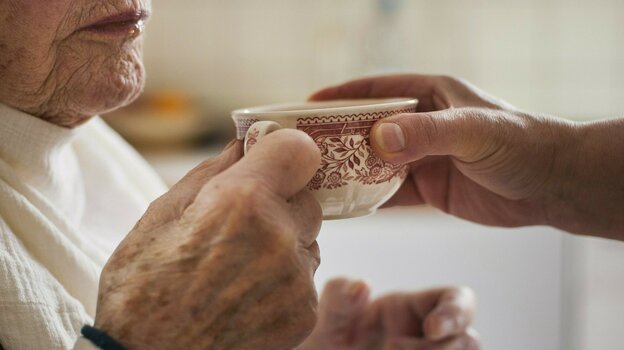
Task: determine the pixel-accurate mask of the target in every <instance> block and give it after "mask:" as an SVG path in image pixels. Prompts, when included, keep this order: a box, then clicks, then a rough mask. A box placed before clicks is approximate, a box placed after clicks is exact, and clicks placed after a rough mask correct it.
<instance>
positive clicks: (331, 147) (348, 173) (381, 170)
mask: <svg viewBox="0 0 624 350" xmlns="http://www.w3.org/2000/svg"><path fill="white" fill-rule="evenodd" d="M407 112H414V110H413V109H407V110H396V111H386V112H379V113H360V114H352V115H341V116H323V117H308V118H298V119H297V128H298V129H300V130H302V131H304V132H306V133H307V134H308V135H310V136H311V137H312V138H313V139H314V141H315V142H316V144H317V146H318V147H319V149H320V150H321V167H320V168H319V170H318V171H317V172H316V174H315V175H314V177H313V178H312V180H311V181H310V182H309V183H308V188H309V189H310V190H318V189H322V188H325V189H334V188H338V187H342V186H346V185H347V183H348V182H349V181H355V182H359V183H362V184H366V185H370V184H379V183H383V182H387V181H390V180H391V179H392V178H394V177H401V178H404V177H405V176H407V166H405V165H397V164H392V163H389V162H385V161H383V160H381V159H379V158H377V157H376V156H375V155H374V153H373V150H372V148H371V146H370V137H369V135H370V130H371V127H372V126H373V124H374V123H375V122H376V121H377V120H379V119H381V118H384V117H386V116H389V115H393V114H397V113H407Z"/></svg>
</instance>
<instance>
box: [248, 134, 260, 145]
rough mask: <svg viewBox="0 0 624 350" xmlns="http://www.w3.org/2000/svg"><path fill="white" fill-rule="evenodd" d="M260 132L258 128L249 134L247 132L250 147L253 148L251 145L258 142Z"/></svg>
mask: <svg viewBox="0 0 624 350" xmlns="http://www.w3.org/2000/svg"><path fill="white" fill-rule="evenodd" d="M258 134H260V131H258V130H251V131H250V132H249V134H247V147H248V148H251V146H253V145H255V144H256V142H258Z"/></svg>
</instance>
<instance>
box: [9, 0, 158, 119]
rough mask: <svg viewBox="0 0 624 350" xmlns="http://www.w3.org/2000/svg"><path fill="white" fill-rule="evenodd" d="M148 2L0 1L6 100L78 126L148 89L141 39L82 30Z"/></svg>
mask: <svg viewBox="0 0 624 350" xmlns="http://www.w3.org/2000/svg"><path fill="white" fill-rule="evenodd" d="M129 6H134V7H135V8H141V9H142V10H145V11H149V10H150V7H151V1H150V0H111V1H103V0H46V1H33V0H0V81H1V82H2V84H0V102H2V103H5V104H7V105H9V106H11V107H14V108H16V109H19V110H22V111H24V112H26V113H29V114H31V115H35V116H37V117H40V118H42V119H45V120H48V121H50V122H52V123H54V124H57V125H61V126H65V127H73V126H76V125H79V124H81V123H83V122H84V121H86V120H88V118H90V117H92V116H94V115H98V114H101V113H105V112H107V111H110V110H113V109H115V108H118V107H121V106H123V105H126V104H128V103H130V102H131V101H132V100H134V99H135V98H136V97H137V96H138V95H139V94H140V93H141V90H142V88H143V82H144V77H145V74H144V69H143V63H142V52H141V51H142V39H141V37H140V33H138V32H137V33H135V34H134V35H128V36H125V37H119V38H115V39H111V38H102V37H100V36H96V35H93V34H92V33H89V32H87V31H84V30H80V29H81V28H83V27H85V26H86V25H88V24H91V23H93V22H94V21H97V20H99V19H101V18H104V17H106V16H109V15H111V14H115V12H116V11H120V10H122V9H126V8H128V7H129Z"/></svg>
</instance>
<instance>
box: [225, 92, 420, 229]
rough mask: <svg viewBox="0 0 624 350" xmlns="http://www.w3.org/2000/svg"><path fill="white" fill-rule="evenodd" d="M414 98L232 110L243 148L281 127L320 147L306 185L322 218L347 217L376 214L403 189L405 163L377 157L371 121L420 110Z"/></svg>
mask: <svg viewBox="0 0 624 350" xmlns="http://www.w3.org/2000/svg"><path fill="white" fill-rule="evenodd" d="M417 103H418V101H417V100H415V99H405V98H393V99H360V100H339V101H329V102H307V103H299V104H282V105H272V106H263V107H254V108H246V109H239V110H236V111H234V112H232V118H233V119H234V123H235V124H236V130H237V138H238V139H239V140H244V143H245V151H247V150H248V149H249V148H250V147H252V146H253V145H254V144H255V143H256V142H257V140H258V139H259V138H261V137H263V136H264V135H267V134H269V133H271V132H273V131H275V130H278V129H280V128H292V129H298V130H301V131H304V132H305V133H307V134H308V135H310V137H312V139H313V140H314V141H315V142H316V144H317V145H318V147H319V149H320V150H321V166H320V168H319V169H318V170H317V172H316V174H315V175H314V177H313V178H312V180H310V182H309V183H308V185H307V189H308V190H309V191H311V192H312V194H313V195H314V196H315V197H316V199H317V200H318V201H319V203H320V204H321V207H322V208H323V218H324V219H326V220H331V219H344V218H351V217H356V216H362V215H368V214H372V213H374V212H375V211H376V210H377V208H379V207H380V206H381V205H382V204H383V203H384V202H386V201H387V200H388V199H389V198H390V197H392V195H394V193H395V192H396V191H397V190H398V189H399V187H400V186H401V184H402V183H403V181H404V180H405V177H406V176H407V166H406V165H400V164H391V163H389V162H385V161H383V160H381V159H379V158H378V157H377V156H376V155H375V154H374V153H373V150H372V149H371V146H370V131H371V127H372V126H373V124H374V123H375V122H376V121H377V120H379V119H382V118H386V117H388V116H391V115H394V114H399V113H413V112H416V105H417Z"/></svg>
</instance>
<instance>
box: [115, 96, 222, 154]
mask: <svg viewBox="0 0 624 350" xmlns="http://www.w3.org/2000/svg"><path fill="white" fill-rule="evenodd" d="M206 114H207V111H206V108H204V106H203V104H202V103H201V102H200V101H199V100H198V99H196V98H194V97H192V96H190V95H189V94H187V93H185V92H183V91H178V90H158V91H151V92H146V93H144V94H143V95H142V96H141V97H140V98H139V99H138V100H137V101H135V102H134V103H132V104H130V105H129V106H127V107H124V108H122V109H119V110H117V111H115V112H113V113H110V114H107V115H105V116H103V118H104V120H105V121H106V122H107V123H108V124H109V125H110V126H111V127H112V128H114V129H115V130H116V131H117V132H119V133H120V134H121V135H122V136H123V137H124V138H125V139H126V140H128V142H130V143H132V144H133V145H135V146H136V147H138V148H165V147H166V148H170V147H176V148H177V147H188V146H192V145H195V144H197V143H198V142H200V141H202V140H203V139H206V138H209V136H210V133H211V129H210V123H209V120H208V118H206Z"/></svg>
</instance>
